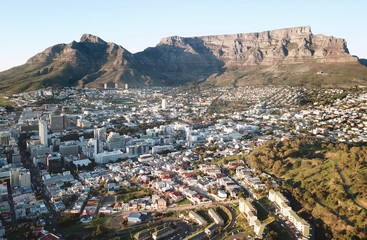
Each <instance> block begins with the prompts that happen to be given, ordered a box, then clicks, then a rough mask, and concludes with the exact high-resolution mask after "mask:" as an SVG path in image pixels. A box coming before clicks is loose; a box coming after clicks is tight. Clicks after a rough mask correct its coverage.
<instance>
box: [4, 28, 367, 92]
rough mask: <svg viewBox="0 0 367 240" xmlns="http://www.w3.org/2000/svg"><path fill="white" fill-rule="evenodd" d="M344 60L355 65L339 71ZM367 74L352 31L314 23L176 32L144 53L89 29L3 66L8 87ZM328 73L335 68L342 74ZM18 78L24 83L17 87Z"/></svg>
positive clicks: (301, 79)
mask: <svg viewBox="0 0 367 240" xmlns="http://www.w3.org/2000/svg"><path fill="white" fill-rule="evenodd" d="M361 62H362V61H361ZM363 63H364V62H363ZM340 64H342V65H340ZM341 66H342V68H343V67H348V68H350V69H352V70H351V71H349V70H347V71H339V70H340V69H341ZM331 69H336V70H331ZM328 71H330V74H328ZM317 72H324V73H325V74H323V75H320V74H317ZM341 72H343V74H344V75H343V76H342V75H340V74H341ZM349 73H351V74H349ZM365 74H366V68H365V67H364V66H362V65H361V64H360V63H359V62H358V58H357V57H354V56H351V55H350V54H349V51H348V48H347V44H346V41H345V40H344V39H340V38H335V37H329V36H324V35H321V34H320V35H313V34H312V32H311V28H310V27H309V26H304V27H295V28H285V29H278V30H272V31H265V32H260V33H241V34H229V35H214V36H202V37H179V36H173V37H167V38H163V39H162V40H161V41H160V42H159V43H158V44H157V46H156V47H151V48H147V49H146V50H144V51H142V52H139V53H136V54H132V53H130V52H129V51H127V50H126V49H124V48H123V47H121V46H119V45H117V44H114V43H107V42H105V41H103V40H102V39H101V38H99V37H97V36H93V35H91V34H84V35H83V36H82V37H81V39H80V41H79V42H76V41H73V42H72V43H69V44H58V45H55V46H53V47H50V48H47V49H46V50H45V51H43V52H41V53H39V54H37V55H35V56H34V57H32V58H30V59H29V60H28V61H27V63H26V64H25V65H22V66H20V67H17V68H14V69H10V70H8V71H5V72H2V73H0V83H1V85H2V89H21V90H22V91H23V90H25V89H27V88H37V87H44V86H50V85H51V86H52V85H87V86H92V87H100V86H103V84H104V83H110V82H111V83H129V85H131V86H133V85H135V86H142V85H180V84H185V83H187V82H193V81H194V82H197V81H200V82H204V81H205V82H209V83H212V84H217V85H228V84H235V85H246V84H268V83H271V84H276V83H279V82H282V84H292V83H295V82H297V84H299V85H307V84H308V83H311V85H312V84H313V83H314V82H317V84H319V85H322V82H323V81H326V80H327V81H328V82H329V83H336V82H338V81H339V79H340V78H342V79H347V78H351V79H353V81H357V82H358V84H361V83H362V84H364V81H366V79H367V78H366V75H365ZM325 76H329V77H330V76H333V79H334V80H331V79H326V78H325ZM290 79H296V80H297V81H293V80H290ZM335 79H337V81H336V80H335ZM343 81H344V80H343ZM17 83H19V84H20V83H21V87H17V88H14V84H17ZM32 84H37V85H36V86H33V85H32ZM0 90H1V89H0ZM9 91H19V90H9Z"/></svg>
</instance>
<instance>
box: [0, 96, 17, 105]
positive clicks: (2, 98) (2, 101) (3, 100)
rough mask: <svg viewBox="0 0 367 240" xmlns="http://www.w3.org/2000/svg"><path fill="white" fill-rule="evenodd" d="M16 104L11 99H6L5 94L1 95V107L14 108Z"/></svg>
mask: <svg viewBox="0 0 367 240" xmlns="http://www.w3.org/2000/svg"><path fill="white" fill-rule="evenodd" d="M14 105H15V104H14V103H13V102H12V101H10V100H9V99H7V98H5V96H4V95H3V94H0V107H5V106H14Z"/></svg>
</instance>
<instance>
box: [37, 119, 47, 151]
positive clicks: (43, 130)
mask: <svg viewBox="0 0 367 240" xmlns="http://www.w3.org/2000/svg"><path fill="white" fill-rule="evenodd" d="M38 131H39V136H40V141H41V144H42V145H44V146H48V134H47V122H46V121H43V120H40V121H39V123H38Z"/></svg>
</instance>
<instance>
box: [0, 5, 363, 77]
mask: <svg viewBox="0 0 367 240" xmlns="http://www.w3.org/2000/svg"><path fill="white" fill-rule="evenodd" d="M366 20H367V0H356V1H353V0H350V1H339V0H318V1H314V0H309V1H297V0H288V1H282V0H278V1H273V0H268V1H265V0H257V1H255V0H251V1H247V0H242V1H240V0H238V1H237V0H233V1H231V0H227V1H217V0H195V1H191V0H185V1H176V0H166V1H153V0H140V1H139V0H135V1H132V0H131V1H124V0H119V1H112V0H111V1H108V0H105V1H101V0H99V1H95V0H43V1H40V0H2V1H1V2H0V33H1V34H0V71H2V70H5V69H8V68H10V67H14V66H17V65H21V64H23V63H25V62H26V60H27V59H28V58H30V57H32V56H33V55H35V54H36V53H38V52H41V51H43V50H44V49H46V48H47V47H50V46H52V45H54V44H57V43H69V42H71V41H73V40H76V41H79V39H80V37H81V35H82V34H83V33H91V34H94V35H97V36H99V37H100V38H102V39H103V40H105V41H107V42H115V43H117V44H119V45H122V46H123V47H124V48H126V49H128V50H129V51H131V52H138V51H142V50H144V49H145V48H147V47H152V46H155V45H156V44H157V43H158V42H159V40H160V39H161V38H163V37H167V36H172V35H178V36H185V37H190V36H202V35H216V34H230V33H248V32H260V31H265V30H272V29H278V28H286V27H297V26H306V25H310V26H311V30H312V32H313V33H314V34H320V33H322V34H325V35H333V36H335V37H339V38H345V39H346V40H347V43H348V48H349V51H350V53H351V54H353V55H357V56H359V57H360V58H367V46H366V42H367V40H366V39H367V27H366Z"/></svg>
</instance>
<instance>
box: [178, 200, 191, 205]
mask: <svg viewBox="0 0 367 240" xmlns="http://www.w3.org/2000/svg"><path fill="white" fill-rule="evenodd" d="M176 204H177V205H178V206H180V205H187V204H192V203H191V201H190V200H189V199H187V198H185V199H183V200H181V201H179V202H178V203H176Z"/></svg>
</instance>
